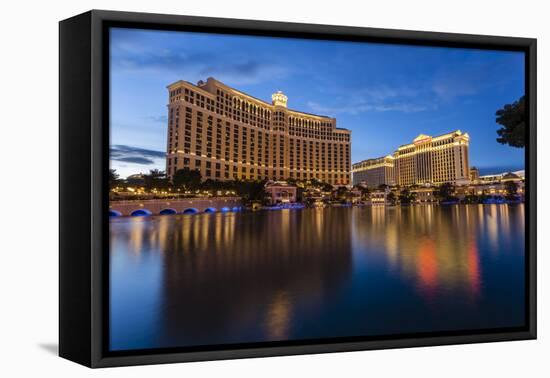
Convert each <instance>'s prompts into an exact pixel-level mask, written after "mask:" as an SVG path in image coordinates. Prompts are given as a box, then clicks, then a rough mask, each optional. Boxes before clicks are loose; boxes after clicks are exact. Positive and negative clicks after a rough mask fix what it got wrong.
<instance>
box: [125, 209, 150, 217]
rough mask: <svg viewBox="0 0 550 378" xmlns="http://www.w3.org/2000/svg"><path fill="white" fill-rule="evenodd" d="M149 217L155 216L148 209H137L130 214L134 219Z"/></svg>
mask: <svg viewBox="0 0 550 378" xmlns="http://www.w3.org/2000/svg"><path fill="white" fill-rule="evenodd" d="M148 215H153V213H152V212H151V211H149V210H147V209H137V210H134V211H132V212H131V213H130V216H132V217H144V216H148Z"/></svg>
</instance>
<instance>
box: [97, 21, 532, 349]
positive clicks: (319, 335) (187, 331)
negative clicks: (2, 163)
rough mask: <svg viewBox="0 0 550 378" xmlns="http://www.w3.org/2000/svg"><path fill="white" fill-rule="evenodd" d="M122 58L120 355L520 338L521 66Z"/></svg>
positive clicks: (116, 148)
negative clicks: (496, 335) (493, 335)
mask: <svg viewBox="0 0 550 378" xmlns="http://www.w3.org/2000/svg"><path fill="white" fill-rule="evenodd" d="M107 38H108V52H107V54H108V57H107V59H108V66H109V67H108V68H109V81H108V91H109V115H108V116H109V122H108V133H109V137H108V141H109V177H108V181H109V183H108V185H109V189H108V214H104V215H103V216H104V217H105V218H107V219H106V220H105V221H106V222H108V252H107V254H108V262H107V264H108V319H107V323H108V327H107V328H108V336H107V337H108V341H107V345H108V351H109V352H113V353H122V354H124V353H139V352H140V351H142V352H143V351H153V352H154V351H155V350H159V351H160V350H162V351H170V350H174V351H185V350H190V351H195V350H196V351H200V350H206V349H207V348H211V347H217V348H239V347H250V346H253V347H260V346H262V345H264V346H277V345H307V344H315V343H321V342H329V343H330V342H335V341H353V340H385V339H392V338H397V337H399V338H406V337H420V336H422V337H426V336H440V335H441V336H444V335H461V334H483V333H490V332H507V331H518V330H525V329H526V327H527V325H528V317H529V313H528V304H527V302H528V298H526V296H527V295H528V281H527V280H528V277H527V273H528V269H527V268H528V264H527V262H526V261H527V260H526V254H527V251H526V237H527V236H526V234H528V227H527V226H528V225H527V217H528V203H527V202H528V198H527V197H528V196H527V189H526V188H527V187H528V184H529V177H531V176H529V174H528V173H529V172H527V169H528V166H529V165H528V163H527V161H526V156H527V154H526V149H527V148H526V147H527V146H526V145H527V141H528V132H527V127H528V126H527V120H526V107H527V105H526V103H527V101H526V93H527V92H526V85H527V83H526V70H527V69H528V67H527V66H526V53H525V52H524V51H519V50H515V51H514V50H511V49H502V50H498V49H496V48H495V49H491V48H465V47H459V46H437V45H435V44H433V45H420V44H417V45H415V44H414V43H407V44H404V43H397V42H396V43H390V42H376V41H373V42H366V41H351V40H330V39H315V38H299V37H290V36H289V37H282V36H267V35H244V34H235V33H234V34H231V33H225V34H224V33H215V32H211V33H208V32H200V31H181V30H154V29H143V28H139V27H110V28H109V29H108V36H107Z"/></svg>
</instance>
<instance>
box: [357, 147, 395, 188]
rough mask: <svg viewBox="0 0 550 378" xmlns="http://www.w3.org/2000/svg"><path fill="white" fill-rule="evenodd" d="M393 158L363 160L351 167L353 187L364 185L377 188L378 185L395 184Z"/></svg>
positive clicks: (389, 156)
mask: <svg viewBox="0 0 550 378" xmlns="http://www.w3.org/2000/svg"><path fill="white" fill-rule="evenodd" d="M394 160H395V158H394V157H393V156H391V155H388V156H384V157H380V158H376V159H368V160H363V161H361V162H359V163H355V164H353V165H352V168H351V172H352V178H353V185H360V184H363V185H366V186H367V187H368V188H378V187H380V185H388V186H393V185H395V184H396V182H395V162H394Z"/></svg>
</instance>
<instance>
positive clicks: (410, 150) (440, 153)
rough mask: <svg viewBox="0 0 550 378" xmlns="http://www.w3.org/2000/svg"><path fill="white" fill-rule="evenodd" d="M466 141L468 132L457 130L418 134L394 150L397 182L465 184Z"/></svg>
mask: <svg viewBox="0 0 550 378" xmlns="http://www.w3.org/2000/svg"><path fill="white" fill-rule="evenodd" d="M469 143H470V137H469V135H468V134H467V133H462V132H461V131H460V130H457V131H453V132H450V133H447V134H443V135H439V136H436V137H432V136H429V135H424V134H420V135H419V136H418V137H416V138H415V139H414V140H413V142H412V143H410V144H406V145H403V146H400V147H399V148H398V149H397V151H396V152H395V154H394V156H395V159H396V160H395V162H396V167H397V184H399V185H402V186H409V185H422V184H443V183H446V182H449V183H452V184H455V185H465V184H468V183H469V182H470V177H469V176H470V172H469V170H470V168H469V167H470V166H469V153H468V149H469Z"/></svg>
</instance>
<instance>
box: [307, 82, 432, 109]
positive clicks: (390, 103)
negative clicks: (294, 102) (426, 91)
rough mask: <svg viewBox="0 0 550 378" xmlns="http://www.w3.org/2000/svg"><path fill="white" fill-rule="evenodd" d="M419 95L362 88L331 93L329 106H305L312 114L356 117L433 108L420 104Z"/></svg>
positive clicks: (398, 89)
mask: <svg viewBox="0 0 550 378" xmlns="http://www.w3.org/2000/svg"><path fill="white" fill-rule="evenodd" d="M420 93H421V91H420V89H417V88H411V87H390V86H385V85H384V86H377V87H364V88H359V89H357V90H351V91H345V92H339V93H333V95H332V96H331V105H324V104H321V103H319V102H316V101H309V102H308V103H307V106H308V107H309V108H310V109H311V110H312V111H313V112H316V113H323V114H328V115H337V114H351V115H357V114H360V113H365V112H403V113H415V112H422V111H426V110H429V109H431V108H433V106H434V105H433V104H427V103H422V102H420V101H419V100H418V99H417V96H418V95H419V94H420Z"/></svg>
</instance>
